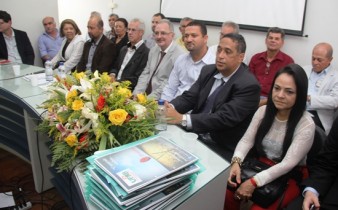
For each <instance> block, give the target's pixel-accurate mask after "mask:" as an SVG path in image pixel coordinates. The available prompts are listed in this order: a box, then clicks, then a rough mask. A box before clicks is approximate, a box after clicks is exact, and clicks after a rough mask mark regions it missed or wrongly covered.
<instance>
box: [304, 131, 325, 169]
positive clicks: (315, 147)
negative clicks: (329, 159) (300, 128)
mask: <svg viewBox="0 0 338 210" xmlns="http://www.w3.org/2000/svg"><path fill="white" fill-rule="evenodd" d="M325 139H326V133H325V131H324V130H323V129H322V128H320V127H319V126H316V129H315V137H314V139H313V144H312V147H311V149H310V151H309V152H308V153H307V158H306V164H307V165H311V164H312V163H313V160H314V159H315V157H316V156H317V154H318V153H319V151H320V150H321V149H322V147H323V145H324V141H325Z"/></svg>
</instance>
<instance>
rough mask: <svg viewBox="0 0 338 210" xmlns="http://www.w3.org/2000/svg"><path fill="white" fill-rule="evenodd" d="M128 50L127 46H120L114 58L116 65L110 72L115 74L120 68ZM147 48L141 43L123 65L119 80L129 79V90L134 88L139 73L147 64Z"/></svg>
mask: <svg viewBox="0 0 338 210" xmlns="http://www.w3.org/2000/svg"><path fill="white" fill-rule="evenodd" d="M127 51H128V47H127V46H124V47H122V49H121V51H120V55H119V57H118V58H117V60H116V66H115V67H114V68H113V70H112V71H111V73H115V74H116V76H117V74H118V73H119V70H120V69H121V65H122V63H123V59H124V57H125V56H126V54H127ZM148 54H149V48H148V47H147V46H146V45H145V44H144V43H143V44H142V45H141V46H140V47H139V48H137V50H136V52H135V53H134V55H133V57H131V59H130V60H129V62H128V63H127V65H126V66H125V67H124V70H123V72H122V75H121V81H124V80H129V81H130V82H131V86H130V87H131V90H134V88H135V86H136V84H137V80H138V78H139V76H140V75H141V73H142V71H143V69H144V68H145V67H146V65H147V61H148Z"/></svg>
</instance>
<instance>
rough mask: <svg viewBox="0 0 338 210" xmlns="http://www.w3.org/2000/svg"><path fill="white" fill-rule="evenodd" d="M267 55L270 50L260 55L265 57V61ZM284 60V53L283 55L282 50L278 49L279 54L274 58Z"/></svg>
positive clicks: (262, 57) (261, 57)
mask: <svg viewBox="0 0 338 210" xmlns="http://www.w3.org/2000/svg"><path fill="white" fill-rule="evenodd" d="M267 56H268V52H267V51H265V52H264V53H262V54H261V56H259V58H260V59H264V60H265V61H267ZM274 60H284V59H283V55H282V51H280V50H279V51H278V53H277V55H276V56H275V58H274V59H273V60H272V61H274Z"/></svg>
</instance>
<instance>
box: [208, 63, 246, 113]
mask: <svg viewBox="0 0 338 210" xmlns="http://www.w3.org/2000/svg"><path fill="white" fill-rule="evenodd" d="M242 72H243V71H242V66H240V67H239V68H238V70H237V71H236V72H235V74H234V75H232V76H231V78H230V79H229V80H228V81H227V82H226V83H225V84H224V86H223V87H222V89H221V90H220V92H219V94H218V97H217V98H216V99H215V102H214V104H213V107H212V111H214V110H217V109H218V107H219V106H222V105H223V104H224V102H225V100H226V99H227V98H229V97H228V95H229V91H230V90H231V87H232V86H233V84H234V82H235V81H236V80H237V77H238V76H239V75H240V74H242Z"/></svg>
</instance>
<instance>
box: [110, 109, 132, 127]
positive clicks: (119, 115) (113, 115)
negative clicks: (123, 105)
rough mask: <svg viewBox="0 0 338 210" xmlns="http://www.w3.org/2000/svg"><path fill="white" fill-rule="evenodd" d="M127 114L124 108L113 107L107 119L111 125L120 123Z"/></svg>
mask: <svg viewBox="0 0 338 210" xmlns="http://www.w3.org/2000/svg"><path fill="white" fill-rule="evenodd" d="M127 116H128V112H126V111H125V110H124V109H115V110H114V111H110V112H109V121H110V122H111V123H112V124H113V125H120V126H121V125H122V124H123V122H124V121H125V120H126V118H127Z"/></svg>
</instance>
